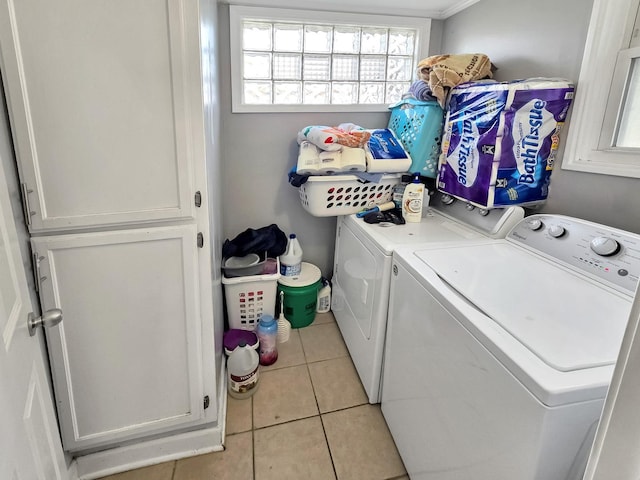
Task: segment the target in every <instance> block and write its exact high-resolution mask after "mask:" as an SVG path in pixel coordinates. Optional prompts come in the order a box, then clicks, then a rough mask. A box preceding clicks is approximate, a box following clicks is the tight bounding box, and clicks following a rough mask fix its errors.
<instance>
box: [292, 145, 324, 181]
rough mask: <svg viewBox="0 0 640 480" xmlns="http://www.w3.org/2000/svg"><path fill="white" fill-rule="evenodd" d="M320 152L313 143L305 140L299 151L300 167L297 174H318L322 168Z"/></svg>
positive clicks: (298, 166) (297, 168)
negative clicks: (320, 167)
mask: <svg viewBox="0 0 640 480" xmlns="http://www.w3.org/2000/svg"><path fill="white" fill-rule="evenodd" d="M319 153H320V151H319V150H318V147H316V146H315V145H314V144H313V143H311V142H308V141H306V140H304V141H303V142H302V143H300V150H299V151H298V165H297V167H296V173H298V174H300V175H313V174H317V173H318V168H319V166H320V156H319Z"/></svg>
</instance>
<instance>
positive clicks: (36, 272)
mask: <svg viewBox="0 0 640 480" xmlns="http://www.w3.org/2000/svg"><path fill="white" fill-rule="evenodd" d="M42 260H44V257H41V256H40V254H39V253H38V252H35V251H34V252H32V253H31V263H32V264H33V281H34V283H35V289H36V293H40V287H41V283H42V280H46V279H47V277H41V276H40V262H41V261H42Z"/></svg>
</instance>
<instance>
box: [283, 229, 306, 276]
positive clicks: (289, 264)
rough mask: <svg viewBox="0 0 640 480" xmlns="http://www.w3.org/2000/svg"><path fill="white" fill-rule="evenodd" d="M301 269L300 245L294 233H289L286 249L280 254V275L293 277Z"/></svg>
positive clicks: (298, 273)
mask: <svg viewBox="0 0 640 480" xmlns="http://www.w3.org/2000/svg"><path fill="white" fill-rule="evenodd" d="M301 270H302V247H301V246H300V242H299V241H298V238H297V237H296V234H295V233H292V234H291V235H289V241H288V242H287V249H286V250H285V252H284V254H282V255H280V275H284V276H285V277H294V276H296V275H300V271H301Z"/></svg>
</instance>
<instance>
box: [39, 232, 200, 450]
mask: <svg viewBox="0 0 640 480" xmlns="http://www.w3.org/2000/svg"><path fill="white" fill-rule="evenodd" d="M196 233H197V232H196V229H195V226H193V225H187V226H180V227H158V228H147V229H140V230H123V231H117V232H108V233H83V234H69V235H58V236H46V237H38V238H33V239H32V244H33V251H34V252H35V253H36V255H38V258H39V261H38V263H39V268H38V274H39V276H40V279H41V282H40V297H41V299H42V303H43V304H45V305H47V306H54V305H55V307H56V308H60V309H62V311H63V312H64V321H63V322H62V323H60V325H58V326H56V327H52V328H49V329H47V342H48V348H49V354H50V357H51V359H52V360H53V361H52V374H53V381H54V386H55V391H56V397H57V401H58V414H59V417H60V420H61V422H60V423H61V428H62V437H63V441H64V445H65V447H66V448H67V450H78V449H85V448H86V447H95V446H99V445H104V444H110V443H113V442H114V441H115V440H118V441H122V440H125V439H128V438H131V437H136V436H141V435H142V434H144V433H148V432H158V431H161V430H166V429H168V428H171V427H175V426H176V425H180V426H185V425H189V424H194V423H197V422H198V421H199V420H200V419H201V418H202V417H203V416H204V405H203V378H202V362H201V348H200V347H199V345H200V343H201V338H200V306H199V305H200V301H199V296H200V295H199V291H198V288H197V285H196V283H195V282H196V278H197V271H198V258H197V246H196Z"/></svg>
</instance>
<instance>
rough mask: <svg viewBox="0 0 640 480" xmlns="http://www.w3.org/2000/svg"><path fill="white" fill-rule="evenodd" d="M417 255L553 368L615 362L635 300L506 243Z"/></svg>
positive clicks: (456, 247) (572, 369)
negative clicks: (632, 300)
mask: <svg viewBox="0 0 640 480" xmlns="http://www.w3.org/2000/svg"><path fill="white" fill-rule="evenodd" d="M416 256H417V257H418V258H419V259H421V260H422V261H423V262H425V263H427V264H428V265H429V267H431V268H432V269H433V270H434V271H435V272H436V273H437V274H438V276H439V277H440V278H442V279H443V280H444V281H445V282H447V283H448V284H450V285H451V286H452V287H453V288H454V289H455V290H457V291H458V292H459V293H460V294H461V295H462V296H464V297H465V298H466V299H467V300H468V301H470V302H471V303H473V304H474V305H475V306H476V307H477V308H478V309H479V310H481V311H482V312H483V313H484V314H486V315H487V316H488V317H490V318H491V319H493V320H494V321H495V322H497V323H498V324H499V325H500V326H501V327H502V328H504V329H505V330H506V331H508V332H509V333H510V334H511V335H512V336H513V337H515V338H516V339H517V340H518V341H519V342H520V343H522V344H523V345H524V346H525V347H527V348H528V349H529V350H530V351H531V352H533V353H534V354H535V355H536V356H537V357H539V358H540V359H541V360H542V361H544V362H545V363H546V364H548V365H549V366H551V367H552V368H554V369H556V370H559V371H563V372H568V371H574V370H580V369H586V368H592V367H596V366H603V365H610V364H613V363H615V361H616V359H617V356H618V351H619V349H620V345H621V343H622V337H623V335H624V331H625V327H626V324H627V320H628V317H629V312H630V310H631V299H630V298H628V297H626V296H623V295H621V294H618V293H617V292H614V291H613V290H610V289H606V288H604V287H602V286H600V285H598V284H596V283H595V282H593V281H591V280H588V279H586V278H585V277H582V276H579V275H577V274H575V273H573V272H570V271H569V270H565V269H563V268H560V267H558V266H557V265H554V264H552V263H550V262H548V261H546V260H544V259H542V257H539V256H537V255H533V254H530V253H528V252H525V251H523V250H521V249H518V248H517V247H514V246H512V245H509V244H506V243H505V242H499V243H493V244H485V245H473V246H467V247H464V246H454V247H449V248H435V249H429V250H420V251H417V252H416ZM487 348H489V349H491V348H490V346H487Z"/></svg>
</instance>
